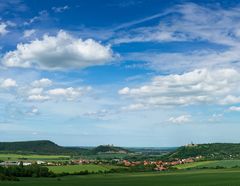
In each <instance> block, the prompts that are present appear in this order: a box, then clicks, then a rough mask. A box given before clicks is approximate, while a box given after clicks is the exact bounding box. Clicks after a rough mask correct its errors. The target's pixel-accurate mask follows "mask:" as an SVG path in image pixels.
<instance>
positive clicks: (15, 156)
mask: <svg viewBox="0 0 240 186" xmlns="http://www.w3.org/2000/svg"><path fill="white" fill-rule="evenodd" d="M69 158H70V156H59V155H35V154H33V155H32V154H26V155H24V154H23V155H22V154H0V160H3V161H7V160H9V161H16V160H21V159H27V160H62V159H69Z"/></svg>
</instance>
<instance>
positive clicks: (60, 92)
mask: <svg viewBox="0 0 240 186" xmlns="http://www.w3.org/2000/svg"><path fill="white" fill-rule="evenodd" d="M90 90H91V87H84V88H83V87H82V88H73V87H68V88H55V89H51V90H49V91H48V95H49V96H52V97H53V98H64V99H66V100H68V101H73V100H77V99H78V98H79V97H81V96H82V95H83V94H85V93H86V92H88V91H90Z"/></svg>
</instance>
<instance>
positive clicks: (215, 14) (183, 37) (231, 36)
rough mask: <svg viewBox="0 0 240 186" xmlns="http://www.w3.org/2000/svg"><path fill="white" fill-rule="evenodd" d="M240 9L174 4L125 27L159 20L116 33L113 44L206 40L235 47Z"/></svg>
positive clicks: (238, 37) (239, 35)
mask: <svg viewBox="0 0 240 186" xmlns="http://www.w3.org/2000/svg"><path fill="white" fill-rule="evenodd" d="M239 10H240V7H238V6H237V7H234V8H229V9H222V8H220V7H219V6H218V7H217V6H215V7H214V8H211V7H209V8H207V7H203V6H200V5H197V4H194V3H185V4H181V5H176V6H174V7H172V8H169V9H167V10H165V11H164V12H162V13H159V14H156V15H153V16H149V17H147V18H145V19H142V20H140V21H133V22H132V23H128V24H125V25H127V26H128V25H130V26H132V25H135V24H137V23H138V22H139V23H142V22H146V21H149V20H151V19H156V18H160V21H159V24H157V25H153V26H144V27H134V28H132V29H129V30H127V31H122V32H120V33H118V37H117V38H115V39H114V41H113V43H118V44H119V43H129V42H149V41H152V42H172V41H208V42H212V43H217V44H223V45H228V46H236V45H239V39H240V34H239V33H240V32H239V25H240V24H239V23H238V20H239V18H240V15H239ZM120 28H121V27H120ZM123 28H125V27H124V26H123Z"/></svg>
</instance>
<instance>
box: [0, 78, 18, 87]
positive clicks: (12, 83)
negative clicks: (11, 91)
mask: <svg viewBox="0 0 240 186" xmlns="http://www.w3.org/2000/svg"><path fill="white" fill-rule="evenodd" d="M16 86H17V82H16V81H15V80H13V79H11V78H8V79H5V80H3V81H2V82H1V83H0V87H2V88H12V87H16Z"/></svg>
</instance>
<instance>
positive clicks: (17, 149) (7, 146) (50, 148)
mask: <svg viewBox="0 0 240 186" xmlns="http://www.w3.org/2000/svg"><path fill="white" fill-rule="evenodd" d="M85 151H86V149H82V148H78V147H62V146H59V145H57V144H55V143H54V142H52V141H49V140H39V141H20V142H0V152H11V153H12V152H13V153H33V154H81V153H84V152H85Z"/></svg>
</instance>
